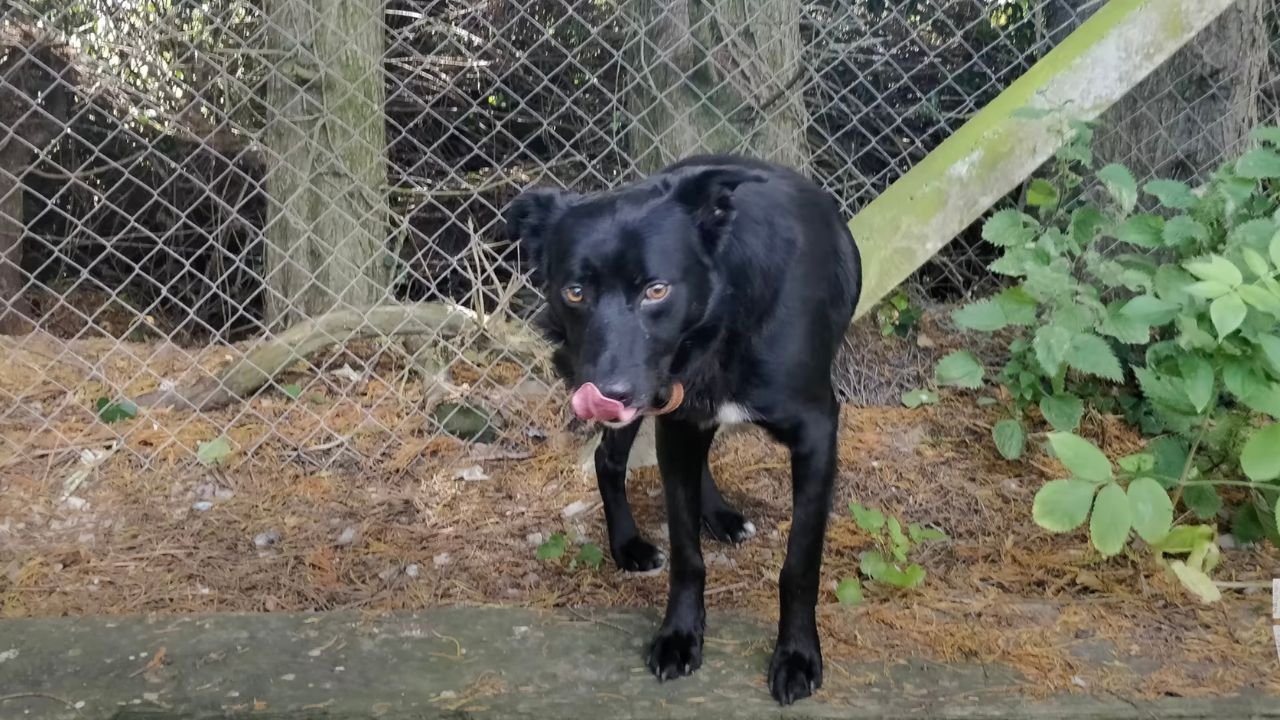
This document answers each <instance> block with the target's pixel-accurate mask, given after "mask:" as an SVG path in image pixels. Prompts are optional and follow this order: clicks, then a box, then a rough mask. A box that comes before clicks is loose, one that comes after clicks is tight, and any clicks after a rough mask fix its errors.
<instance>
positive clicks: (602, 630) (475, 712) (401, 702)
mask: <svg viewBox="0 0 1280 720" xmlns="http://www.w3.org/2000/svg"><path fill="white" fill-rule="evenodd" d="M657 620H658V616H657V614H656V613H655V612H652V611H647V612H630V611H556V612H545V613H540V612H536V611H529V610H514V609H485V608H459V609H441V610H432V611H429V612H423V613H416V614H396V615H378V616H369V615H361V614H358V613H325V614H314V615H308V614H279V615H215V616H180V617H179V616H164V617H147V618H141V617H131V618H101V617H98V618H83V619H56V620H10V621H0V696H3V697H5V698H8V699H2V700H0V718H3V719H4V720H10V719H13V720H17V719H19V718H31V719H33V720H55V719H56V720H80V719H81V718H90V719H92V720H98V719H108V718H110V719H112V720H129V719H133V720H138V719H142V718H147V719H152V720H159V719H162V718H164V719H167V718H184V719H185V718H222V717H242V716H243V717H253V718H290V719H294V718H299V719H300V718H318V719H320V718H388V719H393V720H394V719H399V718H502V719H504V720H505V719H507V718H516V719H520V718H549V719H559V718H584V719H586V718H606V719H607V720H624V719H628V718H635V719H637V720H639V719H642V718H643V719H646V720H647V719H650V718H719V717H733V718H743V719H746V720H751V719H754V718H778V717H786V718H922V717H924V718H1027V717H1034V718H1124V719H1127V718H1133V719H1134V720H1138V719H1142V720H1149V719H1150V718H1208V717H1212V718H1215V719H1219V720H1225V719H1228V718H1280V698H1274V697H1264V696H1261V695H1253V696H1248V695H1242V696H1233V697H1229V698H1218V699H1208V700H1205V699H1200V700H1183V699H1168V700H1159V701H1155V702H1130V701H1126V700H1124V699H1122V698H1118V697H1116V696H1110V695H1109V696H1105V697H1089V696H1087V695H1071V696H1064V697H1060V698H1052V699H1050V700H1047V701H1037V702H1031V701H1028V700H1026V699H1025V698H1023V697H1021V696H1019V695H1017V694H1016V693H1013V692H1011V691H1010V687H1011V686H1012V685H1014V684H1016V683H1017V680H1018V678H1017V676H1016V675H1015V674H1013V673H1012V672H1011V671H1008V670H1005V669H1001V668H997V667H991V666H986V667H981V666H976V665H975V666H943V665H939V664H937V663H932V662H910V661H908V662H904V663H902V664H899V665H894V666H889V667H886V666H884V665H881V664H873V665H865V664H864V665H859V664H856V663H850V664H846V663H832V662H830V661H829V662H828V668H827V672H826V686H825V687H824V688H823V690H822V692H821V693H820V695H819V697H817V698H814V699H810V700H806V701H803V702H801V703H799V704H797V705H796V706H793V707H791V708H788V709H786V710H783V709H780V708H779V707H778V706H777V705H776V704H774V703H773V701H772V700H771V699H770V698H769V695H768V692H767V691H766V689H765V687H764V668H765V666H766V664H767V663H768V659H769V650H770V641H771V638H772V628H770V627H767V626H765V625H763V624H760V623H756V622H752V621H747V620H743V619H740V618H735V617H728V616H724V615H715V614H713V615H712V618H711V629H712V635H711V636H709V637H708V640H707V647H706V661H705V665H704V667H703V669H702V670H701V671H700V672H698V673H697V674H696V675H694V676H693V677H692V678H685V679H681V680H678V681H674V682H669V683H666V684H659V683H658V682H657V681H655V680H654V679H653V678H652V677H651V676H650V675H649V674H648V672H647V671H646V670H645V669H644V666H643V661H642V658H643V651H644V647H645V644H646V642H647V640H648V638H649V636H650V633H652V632H653V630H654V628H655V627H656V624H657ZM28 694H32V695H28ZM35 694H38V695H39V696H36V695H35ZM17 695H22V697H16V696H17ZM11 696H13V697H11Z"/></svg>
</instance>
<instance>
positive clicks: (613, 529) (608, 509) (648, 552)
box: [596, 420, 666, 572]
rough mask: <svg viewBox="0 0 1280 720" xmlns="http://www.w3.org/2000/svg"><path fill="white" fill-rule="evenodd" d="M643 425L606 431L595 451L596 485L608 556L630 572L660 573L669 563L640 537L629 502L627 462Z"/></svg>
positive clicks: (632, 425) (637, 422)
mask: <svg viewBox="0 0 1280 720" xmlns="http://www.w3.org/2000/svg"><path fill="white" fill-rule="evenodd" d="M641 422H643V421H642V420H637V421H636V422H633V423H631V424H630V425H627V426H626V427H622V428H617V429H613V428H605V430H604V432H603V434H601V436H600V445H599V447H597V448H596V483H597V484H598V485H599V487H600V500H601V501H602V502H603V503H604V522H605V526H606V527H607V528H608V530H609V554H610V555H612V556H613V561H614V562H615V563H617V564H618V567H619V568H621V569H623V570H626V571H628V572H648V571H650V570H657V569H659V568H661V567H662V564H663V563H664V562H666V558H665V557H664V556H663V554H662V551H661V550H658V548H656V547H654V546H653V544H652V543H650V542H648V541H647V540H645V539H644V538H642V537H640V531H639V530H637V529H636V520H635V517H634V516H632V514H631V504H630V503H628V502H627V458H628V457H629V456H630V454H631V446H632V445H633V444H634V443H635V440H636V434H637V433H638V432H640V423H641Z"/></svg>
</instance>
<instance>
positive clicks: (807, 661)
mask: <svg viewBox="0 0 1280 720" xmlns="http://www.w3.org/2000/svg"><path fill="white" fill-rule="evenodd" d="M820 687H822V653H821V652H820V651H819V650H818V649H817V646H816V645H815V646H814V648H813V649H812V650H810V649H803V648H795V647H790V648H785V649H784V648H782V647H778V648H775V649H774V651H773V660H772V661H771V662H770V663H769V694H770V695H773V699H774V700H777V701H778V704H779V705H790V704H791V703H793V702H795V701H796V700H800V699H803V698H807V697H809V696H810V695H812V694H814V693H815V692H817V690H818V688H820Z"/></svg>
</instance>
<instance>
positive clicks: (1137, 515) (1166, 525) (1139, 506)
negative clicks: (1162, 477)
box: [1128, 477, 1173, 545]
mask: <svg viewBox="0 0 1280 720" xmlns="http://www.w3.org/2000/svg"><path fill="white" fill-rule="evenodd" d="M1128 492H1129V507H1130V509H1132V510H1133V529H1134V530H1137V531H1138V537H1140V538H1142V539H1143V540H1145V541H1147V542H1148V543H1151V544H1153V545H1154V544H1156V543H1158V542H1160V541H1161V540H1164V539H1165V537H1166V536H1167V535H1168V534H1169V530H1170V529H1172V528H1173V501H1171V500H1170V499H1169V493H1168V491H1166V490H1165V489H1164V488H1163V487H1161V486H1160V483H1158V482H1156V481H1155V480H1152V479H1151V478H1145V477H1144V478H1138V479H1137V480H1134V481H1133V482H1131V483H1129V490H1128Z"/></svg>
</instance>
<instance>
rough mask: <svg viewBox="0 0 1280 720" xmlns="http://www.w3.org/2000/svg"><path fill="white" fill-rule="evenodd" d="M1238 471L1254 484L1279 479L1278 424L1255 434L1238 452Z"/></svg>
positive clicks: (1279, 429) (1279, 447)
mask: <svg viewBox="0 0 1280 720" xmlns="http://www.w3.org/2000/svg"><path fill="white" fill-rule="evenodd" d="M1240 469H1241V470H1243V471H1244V474H1245V475H1246V476H1248V478H1249V479H1250V480H1252V481H1254V482H1268V481H1271V480H1275V479H1276V478H1280V423H1272V424H1270V425H1267V426H1266V427H1264V428H1262V429H1261V430H1258V431H1257V432H1255V433H1254V434H1253V435H1252V436H1251V437H1250V438H1249V440H1248V442H1246V443H1245V444H1244V447H1243V448H1241V450H1240Z"/></svg>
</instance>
